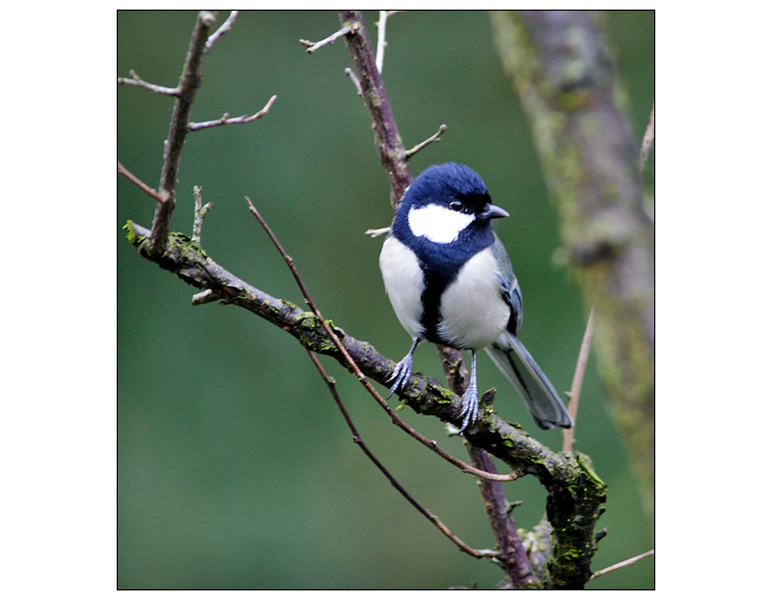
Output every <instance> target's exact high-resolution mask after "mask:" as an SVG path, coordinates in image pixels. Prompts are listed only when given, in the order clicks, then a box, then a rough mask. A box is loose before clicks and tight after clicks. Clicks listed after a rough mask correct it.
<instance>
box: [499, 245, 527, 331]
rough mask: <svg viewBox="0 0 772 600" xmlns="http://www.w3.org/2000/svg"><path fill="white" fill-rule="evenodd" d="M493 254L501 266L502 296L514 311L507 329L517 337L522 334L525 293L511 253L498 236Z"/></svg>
mask: <svg viewBox="0 0 772 600" xmlns="http://www.w3.org/2000/svg"><path fill="white" fill-rule="evenodd" d="M494 235H495V234H494ZM493 255H494V256H495V257H496V262H497V263H498V267H499V277H500V279H501V296H502V297H503V298H504V301H505V302H506V303H507V304H509V308H510V310H511V312H512V314H511V315H510V317H509V323H508V324H507V331H509V332H510V333H512V334H513V335H514V336H515V337H517V336H518V335H520V327H521V325H522V324H523V295H522V294H521V293H520V284H519V283H518V282H517V277H515V273H514V271H513V270H512V263H511V261H510V260H509V255H507V251H506V249H505V248H504V244H502V243H501V240H500V239H499V238H498V237H496V241H495V242H494V244H493Z"/></svg>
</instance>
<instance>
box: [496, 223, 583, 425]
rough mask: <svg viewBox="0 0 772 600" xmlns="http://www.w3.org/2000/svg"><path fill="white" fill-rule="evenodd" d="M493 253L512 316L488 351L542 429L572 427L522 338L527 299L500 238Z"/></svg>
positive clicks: (563, 408) (503, 293)
mask: <svg viewBox="0 0 772 600" xmlns="http://www.w3.org/2000/svg"><path fill="white" fill-rule="evenodd" d="M493 252H494V255H495V256H496V260H497V261H498V265H499V272H500V277H501V295H502V297H503V298H504V300H505V301H506V302H507V303H508V304H509V306H510V309H511V315H510V318H509V323H508V325H507V331H506V332H504V333H503V334H502V335H501V337H500V338H499V340H498V341H497V342H496V343H495V344H493V345H492V346H489V347H487V348H486V349H485V351H486V352H487V353H488V355H489V356H490V357H491V358H492V359H493V362H494V363H496V366H498V367H499V369H500V370H501V371H502V373H504V375H505V376H506V377H507V379H508V380H509V381H510V382H511V383H512V385H513V386H514V387H515V389H517V391H518V392H519V393H520V395H521V396H522V397H523V400H524V401H525V405H526V407H527V408H528V412H530V413H531V416H532V417H533V419H534V420H535V421H536V424H537V425H538V426H539V427H541V428H542V429H551V428H552V427H554V426H555V425H558V426H560V427H572V426H573V424H572V422H571V417H570V416H569V414H568V411H567V410H566V408H565V405H564V404H563V401H562V400H561V398H560V395H559V394H558V393H557V391H555V388H554V387H553V386H552V384H551V383H550V381H549V379H547V376H546V375H545V374H544V372H543V371H542V370H541V369H540V368H539V365H537V364H536V361H535V360H534V359H533V357H532V356H531V354H530V353H529V352H528V350H527V349H526V348H525V346H523V344H522V342H520V340H519V339H518V335H519V334H520V326H521V325H522V322H523V296H522V294H521V293H520V285H519V284H518V283H517V277H515V275H514V272H513V271H512V264H511V262H510V260H509V257H508V256H507V252H506V250H505V249H504V246H503V245H502V244H501V242H500V241H499V240H498V238H496V243H495V244H494V247H493Z"/></svg>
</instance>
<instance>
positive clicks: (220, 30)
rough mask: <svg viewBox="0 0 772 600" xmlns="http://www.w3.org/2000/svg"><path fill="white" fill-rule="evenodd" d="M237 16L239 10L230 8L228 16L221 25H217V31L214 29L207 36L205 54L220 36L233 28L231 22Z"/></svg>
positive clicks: (233, 21)
mask: <svg viewBox="0 0 772 600" xmlns="http://www.w3.org/2000/svg"><path fill="white" fill-rule="evenodd" d="M238 16H239V11H237V10H232V11H231V12H230V14H229V15H228V18H227V19H225V22H224V23H223V24H222V25H220V27H218V29H217V31H215V32H214V33H213V34H212V35H210V36H209V39H208V40H206V45H205V46H204V53H205V54H206V53H207V52H209V50H211V49H212V46H214V45H215V44H216V43H217V40H219V39H220V38H221V37H222V36H224V35H225V34H226V33H228V32H229V31H230V30H231V29H232V28H233V24H234V23H235V22H236V17H238Z"/></svg>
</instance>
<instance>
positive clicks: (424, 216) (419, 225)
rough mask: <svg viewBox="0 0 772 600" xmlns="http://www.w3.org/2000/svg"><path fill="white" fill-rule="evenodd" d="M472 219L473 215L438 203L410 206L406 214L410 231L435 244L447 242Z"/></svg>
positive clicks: (453, 238)
mask: <svg viewBox="0 0 772 600" xmlns="http://www.w3.org/2000/svg"><path fill="white" fill-rule="evenodd" d="M472 221H474V215H468V214H466V213H463V212H457V211H454V210H450V209H449V208H446V207H444V206H439V205H438V204H430V205H429V206H423V207H421V208H411V209H410V212H409V213H408V215H407V222H408V224H409V225H410V231H412V232H413V235H414V236H416V237H421V236H424V237H426V238H427V239H429V240H430V241H432V242H434V243H436V244H449V243H451V242H452V241H453V240H455V239H456V238H457V237H458V234H459V233H461V232H462V231H464V229H466V228H467V227H468V226H469V224H470V223H471V222H472Z"/></svg>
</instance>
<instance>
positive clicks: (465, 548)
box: [306, 349, 496, 560]
mask: <svg viewBox="0 0 772 600" xmlns="http://www.w3.org/2000/svg"><path fill="white" fill-rule="evenodd" d="M306 350H307V352H308V356H309V358H310V359H311V362H313V363H314V366H315V367H316V369H317V371H319V374H320V375H321V376H322V379H323V380H324V383H325V384H326V385H327V389H328V390H329V391H330V394H332V397H333V399H334V400H335V404H337V406H338V410H339V411H340V412H341V414H342V415H343V418H344V419H345V421H346V424H347V425H348V428H349V430H350V431H351V435H352V436H354V443H355V444H356V445H357V446H359V448H360V449H361V450H362V452H364V453H365V455H366V456H367V458H369V459H370V460H371V461H372V462H373V464H374V465H375V466H376V467H378V469H379V470H380V472H381V473H383V474H384V475H385V476H386V479H388V480H389V483H391V485H392V486H394V488H395V489H396V490H397V491H398V492H399V493H400V494H402V496H403V497H404V498H405V499H406V500H407V501H408V502H409V503H410V504H412V505H413V507H414V508H415V509H416V510H417V511H418V512H420V513H421V514H422V515H423V516H424V517H426V518H427V519H429V521H431V522H432V524H433V525H434V526H435V527H437V529H439V530H440V531H441V532H442V533H443V535H445V536H446V537H447V538H448V539H449V540H450V541H452V542H453V543H454V544H456V546H458V547H459V548H460V549H461V551H462V552H466V553H467V554H469V555H470V556H473V557H474V558H490V559H492V560H495V558H496V553H495V552H493V551H491V550H475V549H474V548H472V547H471V546H469V545H467V544H466V543H464V542H463V541H462V540H461V539H460V538H459V537H458V536H456V535H454V534H453V533H452V532H451V531H450V529H448V527H447V526H446V525H445V524H444V523H443V522H442V521H440V519H439V518H438V517H437V516H436V515H434V514H432V513H431V512H429V511H428V510H427V509H426V508H425V507H424V506H423V505H422V504H421V503H420V502H418V500H416V499H415V498H414V497H413V496H412V494H410V493H409V492H408V491H407V490H406V489H405V488H404V487H403V486H402V485H401V484H400V483H399V482H398V481H397V480H396V479H395V478H394V476H393V475H392V474H391V473H390V472H389V470H388V469H387V468H386V467H385V466H384V465H383V463H382V462H381V461H380V460H378V458H377V457H376V456H375V455H374V454H373V453H372V451H371V450H370V448H368V447H367V444H365V442H364V440H363V439H362V436H360V435H359V432H358V431H357V428H356V426H355V425H354V422H353V421H352V420H351V417H350V416H349V414H348V411H347V410H346V407H345V406H344V405H343V401H342V400H341V398H340V395H339V394H338V390H337V388H336V387H335V383H334V380H333V379H332V377H330V376H329V375H327V372H326V371H325V370H324V367H323V366H322V364H321V363H320V362H319V359H318V358H316V355H315V354H314V353H313V352H311V350H308V349H306Z"/></svg>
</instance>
